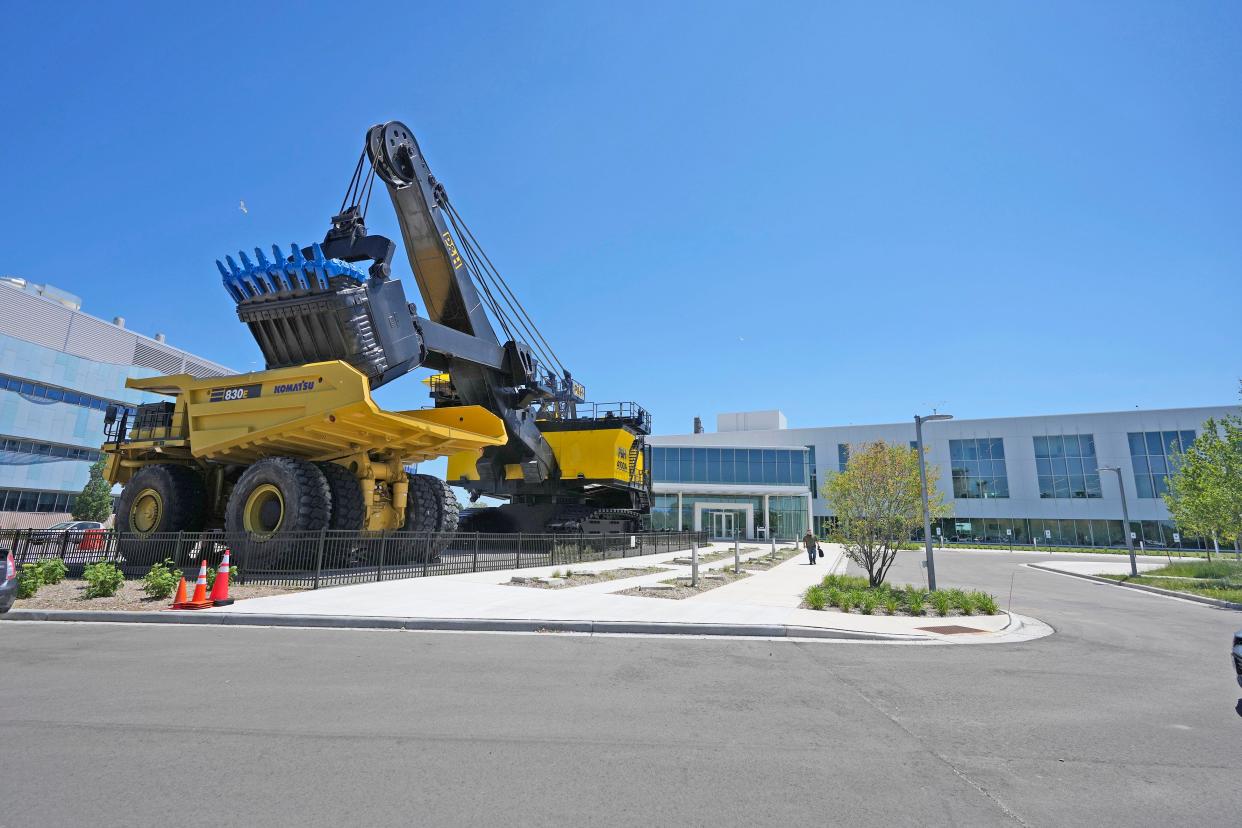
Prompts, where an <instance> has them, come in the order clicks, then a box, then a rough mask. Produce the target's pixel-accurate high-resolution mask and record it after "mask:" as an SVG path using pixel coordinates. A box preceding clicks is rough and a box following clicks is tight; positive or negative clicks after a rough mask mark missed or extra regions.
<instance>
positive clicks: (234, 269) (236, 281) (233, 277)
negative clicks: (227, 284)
mask: <svg viewBox="0 0 1242 828" xmlns="http://www.w3.org/2000/svg"><path fill="white" fill-rule="evenodd" d="M224 260H225V261H226V262H228V263H229V273H230V277H229V278H230V281H232V283H233V286H234V287H235V288H237V290H238V291H240V292H241V294H242V296H243V297H244V298H247V299H248V298H250V297H252V296H254V291H253V290H251V289H250V286H249V285H248V284H246V282H245V281H244V280H243V278H242V277H243V276H245V275H246V271H244V270H242V269H241V268H240V267H238V266H237V262H235V261H233V257H232V256H225V257H224Z"/></svg>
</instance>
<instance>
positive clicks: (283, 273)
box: [269, 244, 297, 290]
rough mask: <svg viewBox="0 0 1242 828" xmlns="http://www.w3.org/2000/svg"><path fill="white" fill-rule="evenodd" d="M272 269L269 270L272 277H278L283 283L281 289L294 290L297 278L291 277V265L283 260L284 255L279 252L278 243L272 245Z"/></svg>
mask: <svg viewBox="0 0 1242 828" xmlns="http://www.w3.org/2000/svg"><path fill="white" fill-rule="evenodd" d="M272 261H273V262H274V263H275V264H273V265H272V270H270V271H269V272H270V273H271V274H272V277H273V278H278V279H280V281H281V282H282V283H283V284H282V286H281V289H282V290H294V289H295V288H296V287H297V280H296V279H294V278H293V265H292V263H290V262H287V261H285V256H284V254H283V253H281V252H280V245H276V244H273V245H272Z"/></svg>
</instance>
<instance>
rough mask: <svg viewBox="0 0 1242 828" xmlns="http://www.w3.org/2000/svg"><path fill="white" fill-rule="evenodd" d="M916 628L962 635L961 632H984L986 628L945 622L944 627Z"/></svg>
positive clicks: (943, 633) (942, 633)
mask: <svg viewBox="0 0 1242 828" xmlns="http://www.w3.org/2000/svg"><path fill="white" fill-rule="evenodd" d="M916 629H920V630H925V631H927V632H934V633H940V634H941V635H960V634H961V633H981V632H984V630H976V629H975V628H974V627H963V626H961V625H960V624H945V625H944V626H942V627H917V628H916Z"/></svg>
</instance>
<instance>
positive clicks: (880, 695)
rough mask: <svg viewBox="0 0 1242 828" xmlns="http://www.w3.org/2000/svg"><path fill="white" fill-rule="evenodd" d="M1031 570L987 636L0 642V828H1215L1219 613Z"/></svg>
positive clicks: (1227, 701)
mask: <svg viewBox="0 0 1242 828" xmlns="http://www.w3.org/2000/svg"><path fill="white" fill-rule="evenodd" d="M1042 557H1043V558H1044V559H1046V558H1047V556H1042ZM1031 559H1032V557H1030V556H1023V555H1014V556H1012V557H1011V556H1009V555H1008V554H1007V553H965V552H957V553H944V554H943V555H942V556H941V558H940V561H939V563H940V566H939V568H938V574H939V576H940V580H941V583H942V585H945V586H952V585H960V586H970V587H972V588H984V589H988V590H989V591H991V592H993V593H995V594H996V595H997V596H998V598H1000V600H1001V602H1002V604H1005V603H1007V602H1008V592H1009V586H1010V582H1011V580H1012V583H1013V605H1014V609H1015V611H1019V612H1023V613H1026V614H1029V615H1034V616H1036V617H1039V618H1042V619H1044V620H1045V621H1047V622H1049V623H1050V624H1052V625H1053V626H1054V627H1055V628H1056V629H1057V633H1056V634H1055V635H1053V636H1050V637H1048V638H1044V639H1040V640H1036V641H1030V642H1026V643H1021V644H1012V645H996V646H988V647H936V646H909V645H885V644H824V643H791V642H784V641H741V640H699V639H689V640H687V639H659V638H621V637H612V638H607V637H594V638H591V637H573V636H561V635H542V636H538V635H534V636H532V635H487V634H434V633H431V634H428V633H405V632H360V631H350V630H290V629H246V628H210V629H209V628H194V627H149V626H123V625H89V626H88V625H42V626H40V625H32V624H21V625H17V624H12V625H10V624H4V625H0V665H2V669H0V746H2V748H0V749H2V750H3V754H2V755H3V757H4V758H3V759H2V760H0V802H3V803H4V808H3V809H0V826H41V825H47V826H62V825H71V824H91V825H118V826H119V825H127V826H135V825H157V824H158V825H165V824H169V823H170V822H171V823H180V824H185V825H214V826H218V825H221V824H223V825H251V824H288V823H292V822H298V823H301V824H304V825H341V824H367V825H398V824H400V825H408V824H411V823H420V824H436V825H458V824H475V825H478V824H515V825H550V824H555V825H575V826H577V825H648V826H649V825H652V824H703V825H706V824H713V825H734V824H803V823H808V822H811V821H814V822H823V823H848V824H853V825H886V826H891V825H908V824H916V823H917V824H929V825H939V824H959V825H981V826H983V825H987V826H992V825H1002V824H1019V825H1066V824H1080V823H1091V824H1093V825H1094V826H1113V825H1117V826H1122V825H1126V826H1130V825H1168V824H1172V823H1177V824H1194V825H1235V824H1237V815H1238V814H1239V813H1242V789H1240V788H1239V786H1238V784H1237V780H1238V779H1239V778H1242V750H1240V749H1239V745H1242V706H1240V702H1239V688H1238V687H1237V685H1236V683H1235V682H1234V679H1233V677H1232V675H1231V674H1230V669H1231V668H1230V665H1229V661H1228V643H1229V636H1230V634H1231V633H1232V631H1233V630H1234V629H1235V628H1237V627H1242V614H1239V613H1235V612H1228V611H1223V610H1217V609H1213V608H1209V607H1204V606H1199V605H1193V604H1188V603H1184V602H1179V601H1174V600H1170V599H1165V598H1159V597H1154V596H1150V595H1143V594H1138V593H1133V592H1131V591H1127V590H1122V589H1116V588H1112V587H1109V586H1106V585H1102V584H1094V583H1090V582H1086V581H1082V580H1079V579H1075V578H1070V577H1066V576H1059V575H1054V574H1051V573H1046V572H1038V571H1035V570H1030V569H1026V568H1023V567H1020V566H1019V565H1018V564H1019V563H1020V562H1021V561H1023V560H1031ZM917 561H918V556H917V555H916V554H914V553H909V554H906V553H903V555H902V559H901V560H900V561H899V562H898V564H897V566H896V567H895V569H894V573H893V576H894V580H897V581H899V582H900V581H915V580H917V579H919V578H920V577H921V571H920V570H919V568H918V565H917ZM49 780H57V781H56V783H55V784H49ZM35 792H37V793H35Z"/></svg>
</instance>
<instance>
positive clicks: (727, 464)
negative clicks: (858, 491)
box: [650, 437, 814, 539]
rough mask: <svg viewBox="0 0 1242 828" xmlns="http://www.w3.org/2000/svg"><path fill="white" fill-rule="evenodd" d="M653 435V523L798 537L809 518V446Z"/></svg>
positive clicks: (716, 534)
mask: <svg viewBox="0 0 1242 828" xmlns="http://www.w3.org/2000/svg"><path fill="white" fill-rule="evenodd" d="M650 442H651V443H652V448H651V479H652V486H653V488H654V490H655V498H654V501H653V504H652V509H651V528H652V529H655V530H664V529H667V530H680V529H695V530H701V531H705V532H707V533H708V534H709V535H710V536H711V537H713V538H717V539H724V538H732V537H734V536H735V535H740V536H741V537H744V538H756V537H772V536H775V537H778V538H795V537H801V536H802V535H803V534H804V533H805V532H806V530H807V527H808V526H810V499H811V486H812V479H813V476H814V471H813V469H814V451H813V449H812V448H810V447H808V446H801V447H798V448H788V447H735V446H710V447H699V446H679V445H674V444H670V443H668V442H666V438H660V437H653V438H650Z"/></svg>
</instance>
